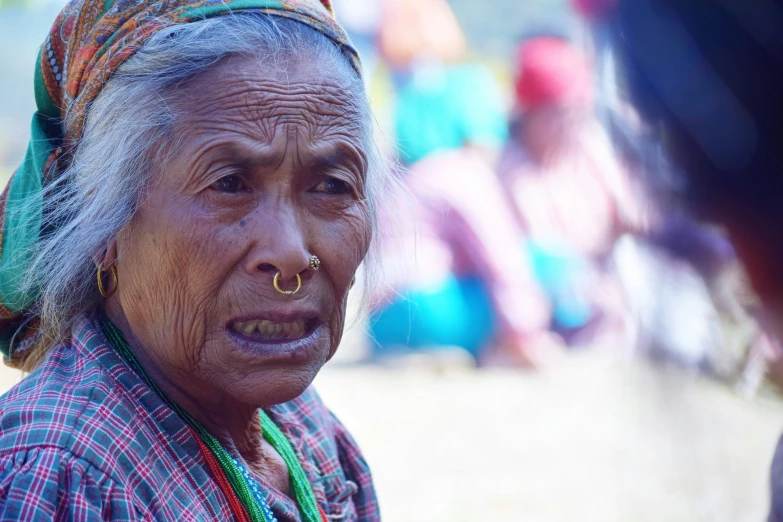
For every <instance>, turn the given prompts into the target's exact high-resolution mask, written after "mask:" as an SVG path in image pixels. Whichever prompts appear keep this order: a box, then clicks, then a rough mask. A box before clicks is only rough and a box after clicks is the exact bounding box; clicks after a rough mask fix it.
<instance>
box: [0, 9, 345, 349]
mask: <svg viewBox="0 0 783 522" xmlns="http://www.w3.org/2000/svg"><path fill="white" fill-rule="evenodd" d="M237 11H243V12H248V11H250V12H259V13H264V14H270V15H275V16H281V17H286V18H290V19H293V20H295V21H297V22H300V23H303V24H305V25H308V26H310V27H312V28H313V29H315V30H317V31H319V32H321V33H323V34H324V35H325V36H327V37H328V38H330V39H331V40H333V41H334V42H335V44H337V45H338V46H339V47H340V48H341V50H342V51H343V54H345V55H346V56H347V57H348V59H349V60H350V61H351V63H352V65H353V67H354V68H355V69H356V71H357V72H359V67H360V66H359V57H358V55H357V53H356V51H355V50H354V48H353V46H352V45H351V43H350V40H349V39H348V35H347V34H346V33H345V31H344V30H343V28H342V27H341V26H340V25H339V24H338V23H337V22H336V21H335V19H334V12H333V10H332V5H331V0H72V1H71V2H70V3H69V4H68V5H67V6H66V7H65V8H64V9H63V10H62V11H61V12H60V14H59V16H58V17H57V19H56V21H55V23H54V25H53V26H52V29H51V31H50V32H49V35H48V37H47V38H46V41H45V42H44V45H43V47H42V48H41V53H40V55H39V57H38V61H37V63H36V66H35V98H36V104H37V107H38V110H37V112H36V113H35V115H34V117H33V121H32V129H31V131H32V132H31V138H30V143H29V145H28V149H27V153H26V155H25V158H24V162H23V163H22V165H21V166H20V167H19V169H18V170H17V171H16V172H15V173H14V175H13V177H12V178H11V181H10V182H9V183H8V185H7V187H6V189H5V190H4V192H3V194H2V196H1V197H0V352H2V354H3V355H5V356H6V358H7V359H10V362H11V363H13V359H14V357H12V356H11V354H10V348H11V345H12V344H13V346H14V350H16V348H17V346H20V345H23V344H24V342H25V340H29V339H32V338H34V337H35V334H36V332H37V328H36V324H35V322H36V321H35V320H31V317H30V316H29V315H27V314H28V313H29V311H30V310H31V309H32V308H33V307H34V306H35V305H36V302H37V295H36V292H35V291H34V290H31V291H26V292H25V291H22V290H21V285H20V281H21V280H22V279H23V278H24V273H25V269H26V268H27V267H28V266H29V262H30V259H31V256H32V255H34V252H35V251H36V247H37V245H38V243H39V239H40V237H41V233H42V230H41V223H42V215H41V214H42V209H43V206H44V205H43V197H44V188H45V187H46V186H47V184H48V183H50V182H51V181H52V178H53V177H54V174H55V173H57V172H62V170H63V169H64V168H65V167H67V162H68V159H67V158H68V157H69V154H65V153H64V152H72V151H71V150H70V149H72V147H73V144H74V143H78V140H79V138H80V137H81V134H82V131H83V128H84V122H85V119H86V116H87V108H88V107H89V105H90V103H91V102H92V101H93V100H95V98H96V97H97V96H98V94H99V93H100V91H101V89H102V88H103V86H104V85H105V84H106V82H107V81H108V80H109V78H110V77H111V75H112V73H113V72H114V71H115V70H117V68H118V67H119V66H120V65H121V64H122V63H123V62H124V61H125V60H127V59H128V58H129V57H131V56H133V54H134V53H135V52H136V51H137V50H138V49H139V48H140V47H141V46H143V45H144V43H145V42H146V41H147V39H148V38H149V37H150V36H151V35H153V34H155V33H156V32H158V31H160V30H163V29H166V28H167V27H171V26H173V25H176V24H183V23H189V22H194V21H198V20H203V19H205V18H210V17H213V16H220V15H223V14H227V13H236V12H237ZM66 107H67V108H68V113H69V124H68V127H67V128H66V127H65V125H64V124H63V118H64V116H65V108H66ZM28 344H29V343H28ZM7 362H9V361H8V360H7Z"/></svg>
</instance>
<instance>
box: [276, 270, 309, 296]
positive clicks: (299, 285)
mask: <svg viewBox="0 0 783 522" xmlns="http://www.w3.org/2000/svg"><path fill="white" fill-rule="evenodd" d="M272 285H273V286H274V287H275V290H277V291H278V292H280V293H281V294H283V295H287V296H292V295H294V294H295V293H297V292H298V291H299V290H301V289H302V276H300V275H299V274H296V289H295V290H283V289H282V288H280V270H278V271H277V273H276V274H275V278H274V279H272Z"/></svg>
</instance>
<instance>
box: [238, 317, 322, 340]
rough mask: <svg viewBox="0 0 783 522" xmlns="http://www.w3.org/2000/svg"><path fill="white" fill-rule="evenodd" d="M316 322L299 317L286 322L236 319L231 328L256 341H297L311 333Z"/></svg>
mask: <svg viewBox="0 0 783 522" xmlns="http://www.w3.org/2000/svg"><path fill="white" fill-rule="evenodd" d="M314 323H315V320H314V319H309V320H308V319H297V320H295V321H291V322H285V323H275V322H272V321H268V320H266V319H259V320H250V321H234V322H232V323H231V324H230V325H229V328H230V329H231V330H232V331H233V332H234V333H236V334H238V335H240V336H242V337H245V338H247V339H249V340H253V341H256V342H258V341H261V342H287V341H297V340H299V339H302V338H303V337H306V336H307V335H309V334H310V333H311V332H312V330H313V326H315V324H314Z"/></svg>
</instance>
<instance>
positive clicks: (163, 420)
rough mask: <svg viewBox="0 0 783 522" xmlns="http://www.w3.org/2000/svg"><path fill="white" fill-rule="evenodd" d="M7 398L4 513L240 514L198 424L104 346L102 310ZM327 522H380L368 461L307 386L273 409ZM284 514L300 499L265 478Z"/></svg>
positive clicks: (36, 516)
mask: <svg viewBox="0 0 783 522" xmlns="http://www.w3.org/2000/svg"><path fill="white" fill-rule="evenodd" d="M73 332H74V333H73V337H72V339H71V342H70V343H68V344H65V345H61V346H58V347H56V348H55V349H54V350H53V351H52V352H51V353H50V355H49V356H48V357H47V359H46V360H45V361H44V363H43V364H42V365H41V367H39V368H38V369H37V370H36V371H35V372H33V373H32V374H31V375H30V376H29V377H27V378H26V379H24V380H23V381H22V382H21V383H20V384H19V385H17V386H16V387H14V388H13V389H12V390H10V391H9V392H8V393H7V394H6V395H5V396H3V397H1V398H0V521H6V520H14V521H16V520H25V521H37V520H46V521H50V520H78V521H82V520H134V521H135V520H163V521H191V520H199V521H201V520H221V521H223V520H226V521H228V520H232V519H233V515H232V512H231V509H230V507H229V504H228V502H227V500H226V498H225V496H224V494H223V493H222V492H221V490H220V489H219V487H218V486H217V484H216V482H215V480H214V479H213V477H212V475H211V474H210V472H209V468H208V466H207V464H206V462H205V461H204V458H203V457H202V454H201V452H200V451H199V446H198V443H197V441H196V439H195V438H194V435H193V432H192V431H191V429H190V428H189V427H188V426H187V425H186V424H185V423H184V422H183V421H182V420H181V419H180V418H179V417H178V416H177V414H176V413H174V412H173V411H172V410H171V409H170V408H169V407H168V406H166V405H165V403H163V401H162V400H161V399H160V397H158V395H156V394H155V393H154V392H153V391H152V390H150V389H149V388H148V387H147V385H146V384H144V382H143V381H142V380H141V379H140V378H139V377H138V376H137V375H136V374H135V373H134V372H133V371H132V370H131V369H130V367H129V366H128V365H127V364H126V363H125V362H124V361H123V360H122V358H121V357H120V356H119V355H118V354H117V353H116V352H115V351H114V350H113V348H112V347H111V346H110V345H109V344H108V342H107V341H106V339H105V337H104V336H103V333H102V332H101V330H100V327H99V325H98V322H97V321H96V320H95V319H94V318H88V317H84V318H82V319H81V320H80V321H79V322H78V323H77V324H76V325H75V327H74V329H73ZM267 412H268V413H269V415H270V417H271V418H272V419H273V420H274V421H275V423H276V424H277V425H278V426H279V427H280V429H281V430H282V431H283V433H285V435H286V436H287V437H288V438H289V440H290V441H291V443H292V444H293V446H294V449H295V451H296V453H297V455H298V456H299V459H300V461H301V463H302V466H303V468H304V471H305V473H306V474H307V476H308V478H309V479H310V482H311V484H312V485H313V490H314V492H315V496H316V499H317V501H318V503H319V505H320V506H321V507H322V508H323V510H324V512H325V513H326V514H327V516H328V517H329V519H331V520H340V521H368V522H371V521H377V520H380V514H379V511H378V504H377V501H376V497H375V492H374V489H373V485H372V478H371V477H370V471H369V469H368V467H367V463H366V462H365V460H364V458H363V457H362V455H361V453H360V452H359V449H358V447H357V446H356V443H355V442H354V441H353V439H352V438H351V436H350V435H349V434H348V432H347V431H346V430H345V428H344V427H343V426H342V425H341V424H340V422H339V421H338V420H337V419H336V418H335V417H334V416H333V415H332V414H331V412H329V410H328V409H327V408H326V407H325V406H324V405H323V403H322V402H321V400H320V398H319V397H318V395H317V394H316V392H315V391H314V390H312V389H308V390H307V391H306V392H305V393H304V394H303V395H302V396H300V397H298V398H297V399H295V400H293V401H291V402H287V403H284V404H279V405H276V406H273V407H271V408H269V409H267ZM260 486H261V487H262V488H263V489H264V491H265V493H266V495H267V498H268V499H269V504H270V507H271V508H272V511H273V512H274V513H275V515H276V516H277V519H278V520H279V521H280V522H294V521H297V522H298V521H299V520H300V517H299V512H298V509H297V507H296V505H295V504H294V503H293V502H292V501H291V500H290V499H289V498H288V497H286V496H285V495H283V494H282V493H280V492H279V491H277V490H275V489H274V488H272V487H271V486H269V485H268V484H265V483H263V482H261V483H260Z"/></svg>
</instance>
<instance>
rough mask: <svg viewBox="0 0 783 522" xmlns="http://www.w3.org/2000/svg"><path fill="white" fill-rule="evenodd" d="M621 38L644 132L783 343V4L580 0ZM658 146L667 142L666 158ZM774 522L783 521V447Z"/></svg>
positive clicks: (627, 87) (624, 69) (617, 47)
mask: <svg viewBox="0 0 783 522" xmlns="http://www.w3.org/2000/svg"><path fill="white" fill-rule="evenodd" d="M580 4H582V7H583V9H584V10H586V11H587V12H588V13H589V15H590V16H591V17H593V18H594V19H596V21H597V22H596V23H597V24H598V25H599V26H600V28H601V30H602V31H604V32H605V33H607V34H608V35H610V38H611V42H612V45H613V47H614V51H615V52H614V58H615V59H616V60H617V64H618V66H619V70H620V71H621V81H622V85H623V92H624V93H625V94H626V95H627V98H628V100H629V101H630V102H632V103H633V105H634V106H635V107H636V108H637V110H638V111H639V114H640V115H641V117H642V120H643V122H644V127H643V131H644V132H643V134H642V135H641V136H639V137H638V139H639V140H640V141H646V142H648V143H650V144H651V145H650V146H649V148H648V154H649V155H650V156H651V158H652V159H653V160H655V162H656V163H657V164H658V165H659V167H660V171H659V174H660V175H665V174H666V173H665V172H664V171H672V172H674V173H675V174H677V175H678V176H679V177H681V179H682V180H683V181H684V183H683V190H682V192H681V194H680V196H681V197H682V199H683V201H684V202H685V203H687V205H688V206H689V207H690V208H691V209H692V210H693V211H694V212H695V213H696V214H697V215H699V216H700V217H703V218H706V219H709V220H712V221H715V222H717V223H719V224H721V225H722V226H723V227H724V228H725V229H726V231H727V232H728V234H729V237H730V239H731V240H732V242H733V244H734V246H735V248H736V250H737V253H738V255H739V257H740V259H741V260H742V261H743V263H744V265H745V267H746V269H747V272H748V275H749V277H750V280H751V283H752V285H753V288H754V289H755V291H756V292H757V294H758V296H759V297H760V299H761V301H762V303H763V305H764V309H763V311H762V313H763V320H764V323H765V327H766V328H768V329H769V331H771V332H773V333H774V334H775V336H776V338H777V340H778V341H780V340H781V338H782V337H783V268H782V267H783V204H781V202H783V175H782V173H781V166H783V97H782V96H781V94H780V93H781V92H783V44H782V43H781V35H783V1H780V0H764V1H756V2H731V1H714V0H692V1H688V2H683V1H675V0H618V1H614V2H607V1H598V0H594V1H592V2H587V1H584V2H580ZM658 143H662V144H664V146H665V151H666V154H667V158H669V160H670V161H666V160H664V159H663V158H662V157H661V154H660V152H661V151H660V149H659V148H658V147H657V144H658ZM771 487H772V506H771V510H770V516H769V520H770V522H780V521H782V520H783V442H782V443H781V444H780V445H779V446H778V450H777V453H776V456H775V458H774V460H773V464H772V472H771Z"/></svg>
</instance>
